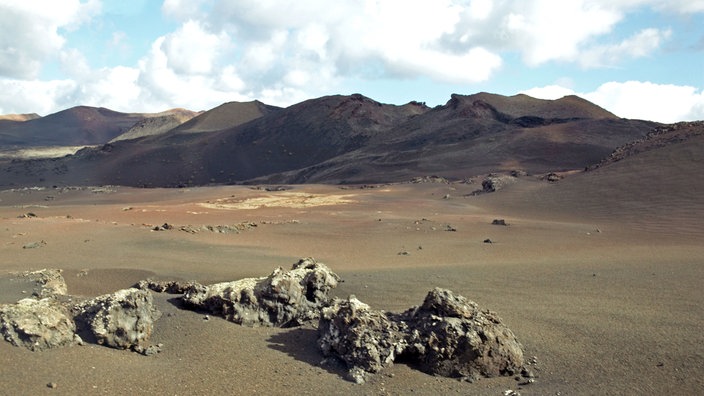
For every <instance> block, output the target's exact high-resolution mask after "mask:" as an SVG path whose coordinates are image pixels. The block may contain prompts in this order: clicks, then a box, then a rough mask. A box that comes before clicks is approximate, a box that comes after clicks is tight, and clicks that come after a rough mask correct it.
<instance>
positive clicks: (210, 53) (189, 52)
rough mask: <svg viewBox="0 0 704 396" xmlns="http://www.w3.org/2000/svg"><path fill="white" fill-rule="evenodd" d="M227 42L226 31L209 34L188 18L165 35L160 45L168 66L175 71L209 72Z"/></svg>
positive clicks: (180, 72)
mask: <svg viewBox="0 0 704 396" xmlns="http://www.w3.org/2000/svg"><path fill="white" fill-rule="evenodd" d="M228 44H229V38H228V36H227V34H226V33H221V34H219V35H215V34H211V33H209V32H207V31H205V30H204V29H203V28H202V26H201V24H200V23H199V22H196V21H192V20H189V21H187V22H186V23H184V24H183V25H182V26H181V27H180V28H179V29H178V30H177V31H175V32H174V33H171V34H168V35H166V37H165V38H164V40H163V42H162V44H161V45H162V50H163V51H164V53H165V54H166V57H167V59H168V63H169V66H170V67H171V68H172V69H173V70H174V71H175V72H176V73H178V74H209V73H211V72H212V71H213V70H214V67H215V66H216V65H215V63H216V61H217V58H218V57H219V56H220V53H221V51H223V50H224V49H226V48H227V46H228Z"/></svg>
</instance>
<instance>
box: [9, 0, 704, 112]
mask: <svg viewBox="0 0 704 396" xmlns="http://www.w3.org/2000/svg"><path fill="white" fill-rule="evenodd" d="M27 4H29V5H27ZM37 4H41V6H37ZM99 8H100V4H99V0H88V1H87V2H85V1H84V2H83V3H82V2H81V0H36V1H34V2H28V1H25V2H20V1H11V0H0V78H3V77H4V78H5V80H0V83H2V84H4V85H3V86H7V84H10V83H14V84H15V85H17V86H22V87H24V88H23V89H26V90H28V91H27V92H26V93H25V92H23V93H21V94H20V96H19V98H20V99H21V100H18V104H16V105H13V106H12V109H13V110H14V111H16V110H21V111H35V109H36V110H39V111H43V110H42V109H44V108H46V107H47V106H49V105H48V104H49V103H50V102H51V103H54V106H55V107H56V108H55V110H58V109H60V107H63V106H65V105H67V104H68V105H75V104H87V105H99V106H108V107H109V106H115V109H116V110H123V111H142V110H149V111H151V110H162V109H163V108H167V107H175V106H182V107H192V108H196V109H202V108H209V107H212V106H215V105H217V104H220V103H222V102H224V101H230V100H250V99H260V100H263V101H269V103H271V104H277V105H284V106H285V105H290V104H292V103H295V102H297V101H300V100H303V99H307V98H310V97H315V96H320V95H324V94H328V93H331V92H336V91H338V89H339V87H341V86H344V81H345V80H347V79H352V80H358V81H359V80H362V81H365V82H368V81H370V80H375V79H378V80H382V79H394V80H409V81H410V80H429V81H431V82H433V83H449V84H462V85H464V84H475V83H479V82H487V81H491V80H492V78H494V77H495V76H496V74H497V73H498V72H499V71H501V70H503V69H504V68H505V69H508V70H509V72H510V73H513V74H510V75H512V76H515V75H517V74H516V70H518V68H521V67H522V65H519V66H515V65H508V66H506V65H507V60H509V59H511V58H514V57H515V58H521V59H523V63H524V64H526V65H529V66H530V67H532V68H533V69H532V70H536V69H538V68H539V67H541V66H543V65H545V64H548V65H549V64H551V63H559V65H560V66H563V65H564V66H573V65H576V66H582V67H583V68H596V67H614V66H615V67H618V66H620V65H621V64H622V63H623V61H624V60H628V59H635V58H641V57H647V56H652V55H653V54H657V51H658V50H660V48H662V47H663V46H664V45H665V43H666V42H667V41H668V40H669V39H670V38H671V37H672V36H674V34H673V33H672V31H671V30H669V29H668V28H667V27H662V26H639V27H638V28H637V29H635V30H633V31H630V32H628V31H626V33H625V36H624V33H623V32H622V31H616V30H617V29H616V27H617V26H621V25H619V24H620V23H622V22H624V21H625V20H626V19H627V18H628V16H629V15H630V13H632V12H636V11H638V12H639V11H642V9H643V8H650V9H652V10H655V11H656V12H667V13H672V14H687V15H693V14H692V13H698V12H704V0H694V1H691V0H690V1H685V0H678V1H670V2H663V1H660V0H608V1H607V0H570V1H554V0H532V1H525V0H502V1H492V0H436V1H432V2H430V1H425V0H406V1H401V0H339V1H336V2H335V4H334V6H332V5H331V4H330V2H329V1H325V0H307V1H298V2H281V1H277V0H238V1H226V0H208V1H206V0H188V1H186V0H164V1H163V3H162V6H161V11H162V13H163V14H164V15H165V16H166V17H168V18H170V19H171V22H173V21H176V22H177V23H178V24H179V26H178V28H176V29H175V30H173V31H171V32H161V33H160V34H162V36H161V37H154V38H152V40H153V45H152V46H151V48H150V50H149V51H148V52H147V53H145V54H143V56H142V57H141V60H140V61H139V62H138V63H137V64H130V65H124V66H109V67H95V68H91V65H90V63H91V62H89V60H88V59H86V58H85V56H84V54H82V53H81V52H79V51H78V50H76V49H75V48H72V47H71V45H70V43H66V42H65V38H64V37H63V36H62V32H63V31H65V30H70V29H73V28H75V27H77V26H81V24H84V23H85V22H86V21H89V20H90V18H92V17H94V16H95V14H96V12H97V11H98V10H99ZM135 23H137V22H135ZM624 25H625V24H624ZM673 28H674V29H676V28H677V27H676V26H675V27H673ZM38 37H41V38H42V39H41V40H38V39H37V38H38ZM124 37H125V33H120V31H117V32H116V33H115V35H114V36H113V37H112V44H111V47H110V49H111V50H115V49H119V48H120V46H121V45H124V44H125V42H124V41H123V39H124ZM47 61H58V62H59V64H60V65H61V66H62V68H63V72H64V73H65V75H66V76H67V78H70V80H69V79H62V80H57V81H50V82H41V81H36V79H37V78H38V76H39V75H40V74H41V69H42V65H43V64H44V63H45V62H47ZM90 61H93V59H90ZM521 72H522V71H521ZM529 72H530V71H529ZM623 84H626V83H623ZM644 84H645V83H644ZM562 87H566V88H562ZM570 87H571V86H570V85H569V84H567V83H565V82H564V81H563V82H561V83H559V84H557V85H556V86H554V87H543V88H540V89H536V90H535V93H536V95H557V94H562V93H564V92H569V88H570ZM461 89H465V87H464V86H463V87H462V88H461ZM603 89H604V90H606V88H603ZM612 89H615V90H616V91H611V92H610V93H609V94H611V95H615V96H614V97H616V96H618V95H622V96H623V97H624V98H625V97H626V96H627V95H626V93H627V92H629V91H630V90H636V86H626V85H624V86H623V87H621V89H616V88H612ZM643 89H644V88H643V87H641V93H643V94H645V93H644V91H643ZM663 89H664V88H663ZM3 92H4V91H3ZM9 92H15V91H9ZM678 92H679V91H678ZM597 93H598V92H597V91H595V92H594V93H593V94H594V95H595V96H594V97H596V98H598V99H599V100H601V101H602V102H604V103H610V102H609V98H608V97H606V96H608V95H607V94H603V95H602V96H603V97H602V96H599V95H597ZM30 94H34V95H41V100H40V101H39V102H38V103H39V104H38V105H37V106H36V107H35V106H29V108H23V107H21V106H20V103H23V104H24V105H28V104H29V103H30V102H29V101H28V98H29V97H30V96H31V95H30ZM408 94H409V95H412V96H416V97H417V96H418V93H411V92H409V93H408ZM669 94H672V95H675V93H669ZM421 95H422V94H421ZM677 95H679V96H678V97H685V96H687V95H685V94H684V93H681V92H680V93H679V94H677ZM697 95H699V96H701V92H698V91H696V89H694V91H692V93H691V94H690V96H692V97H696V96H697ZM25 99H27V101H25ZM611 99H613V105H614V106H618V105H619V103H621V102H618V101H615V99H614V98H611ZM9 100H10V99H7V98H3V99H2V100H0V106H4V107H2V109H0V111H5V109H7V108H8V107H7V106H9V105H11V104H10V103H9ZM624 100H625V99H624ZM3 101H4V102H3ZM695 102H696V101H695ZM683 103H684V102H683ZM696 103H699V102H696ZM696 103H695V105H691V106H689V105H688V106H689V107H687V109H689V110H686V111H690V113H691V112H692V111H694V110H691V109H695V108H697V107H696V106H700V108H701V105H697V104H696ZM599 104H600V105H603V106H604V107H607V108H609V107H608V106H607V105H604V104H603V103H599ZM643 106H644V105H643ZM624 108H627V107H624ZM609 109H610V110H613V111H614V112H616V113H618V112H619V109H621V107H618V108H609ZM686 111H685V112H686ZM669 112H670V113H672V114H674V109H672V110H669ZM700 113H701V111H700ZM626 114H629V113H624V114H619V115H624V116H627V115H626ZM653 114H657V113H653Z"/></svg>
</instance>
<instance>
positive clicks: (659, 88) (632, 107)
mask: <svg viewBox="0 0 704 396" xmlns="http://www.w3.org/2000/svg"><path fill="white" fill-rule="evenodd" d="M522 93H524V94H526V95H530V96H533V97H535V98H540V99H559V98H561V97H563V96H567V95H577V96H580V97H582V98H585V99H587V100H589V101H591V102H593V103H595V104H597V105H599V106H601V107H603V108H605V109H608V110H609V111H611V112H612V113H614V114H616V115H617V116H619V117H623V118H632V119H640V120H651V121H657V122H662V123H673V122H679V121H694V120H704V90H702V89H697V88H695V87H691V86H686V85H672V84H655V83H652V82H641V81H626V82H608V83H604V84H602V85H600V86H599V87H598V88H597V89H596V90H594V91H591V92H584V93H579V92H575V91H574V90H572V89H570V88H565V87H561V86H559V85H548V86H545V87H536V88H531V89H528V90H525V91H522Z"/></svg>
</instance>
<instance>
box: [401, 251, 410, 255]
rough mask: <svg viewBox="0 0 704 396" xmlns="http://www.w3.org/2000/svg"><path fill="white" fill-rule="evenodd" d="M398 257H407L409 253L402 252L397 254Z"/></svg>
mask: <svg viewBox="0 0 704 396" xmlns="http://www.w3.org/2000/svg"><path fill="white" fill-rule="evenodd" d="M398 255H399V256H408V255H410V253H408V251H406V250H403V251H401V252H398Z"/></svg>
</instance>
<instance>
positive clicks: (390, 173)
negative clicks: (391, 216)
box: [261, 93, 657, 183]
mask: <svg viewBox="0 0 704 396" xmlns="http://www.w3.org/2000/svg"><path fill="white" fill-rule="evenodd" d="M656 125H657V124H655V123H652V122H647V121H638V120H625V119H619V118H617V117H615V116H614V115H613V114H611V113H609V112H607V111H605V110H603V109H601V108H600V107H598V106H596V105H594V104H592V103H590V102H588V101H585V100H583V99H580V98H577V97H574V96H570V97H565V98H562V99H558V100H555V101H548V100H540V99H534V98H531V97H529V96H526V95H516V96H512V97H505V96H500V95H493V94H487V93H480V94H476V95H469V96H464V95H452V98H451V99H450V101H448V103H447V104H445V105H444V106H438V107H436V108H434V109H432V110H430V111H428V112H425V113H424V114H422V115H419V116H417V117H413V118H411V119H409V120H408V121H406V122H404V123H402V124H400V125H398V126H396V127H394V128H392V129H391V130H389V131H388V132H386V133H384V134H380V135H376V136H375V137H374V138H373V139H371V140H370V142H369V143H368V144H367V145H365V146H364V147H362V148H360V149H358V150H355V151H353V152H349V153H346V154H345V155H342V156H339V157H336V158H333V159H331V160H329V161H326V162H325V163H322V164H317V165H316V166H314V167H311V168H308V169H303V170H301V171H296V172H288V173H286V174H284V175H274V176H271V177H268V178H263V179H261V180H262V181H267V180H268V181H272V182H273V181H277V182H285V181H286V180H292V181H296V182H346V183H360V182H374V181H399V180H407V179H408V178H409V177H412V176H414V175H420V174H433V173H436V174H442V175H444V176H447V177H457V178H462V177H466V176H469V175H476V174H482V173H488V172H492V171H501V170H512V169H523V170H526V171H528V172H534V173H541V172H548V171H560V170H569V169H583V168H584V167H586V166H588V165H590V164H593V163H595V162H598V161H600V160H601V159H603V158H604V157H606V156H607V155H609V153H611V152H612V151H613V150H614V148H616V147H618V146H620V145H623V144H625V143H627V142H630V141H633V140H636V139H639V138H641V137H643V136H645V134H647V133H648V132H649V131H650V130H652V129H653V128H654V127H655V126H656Z"/></svg>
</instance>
